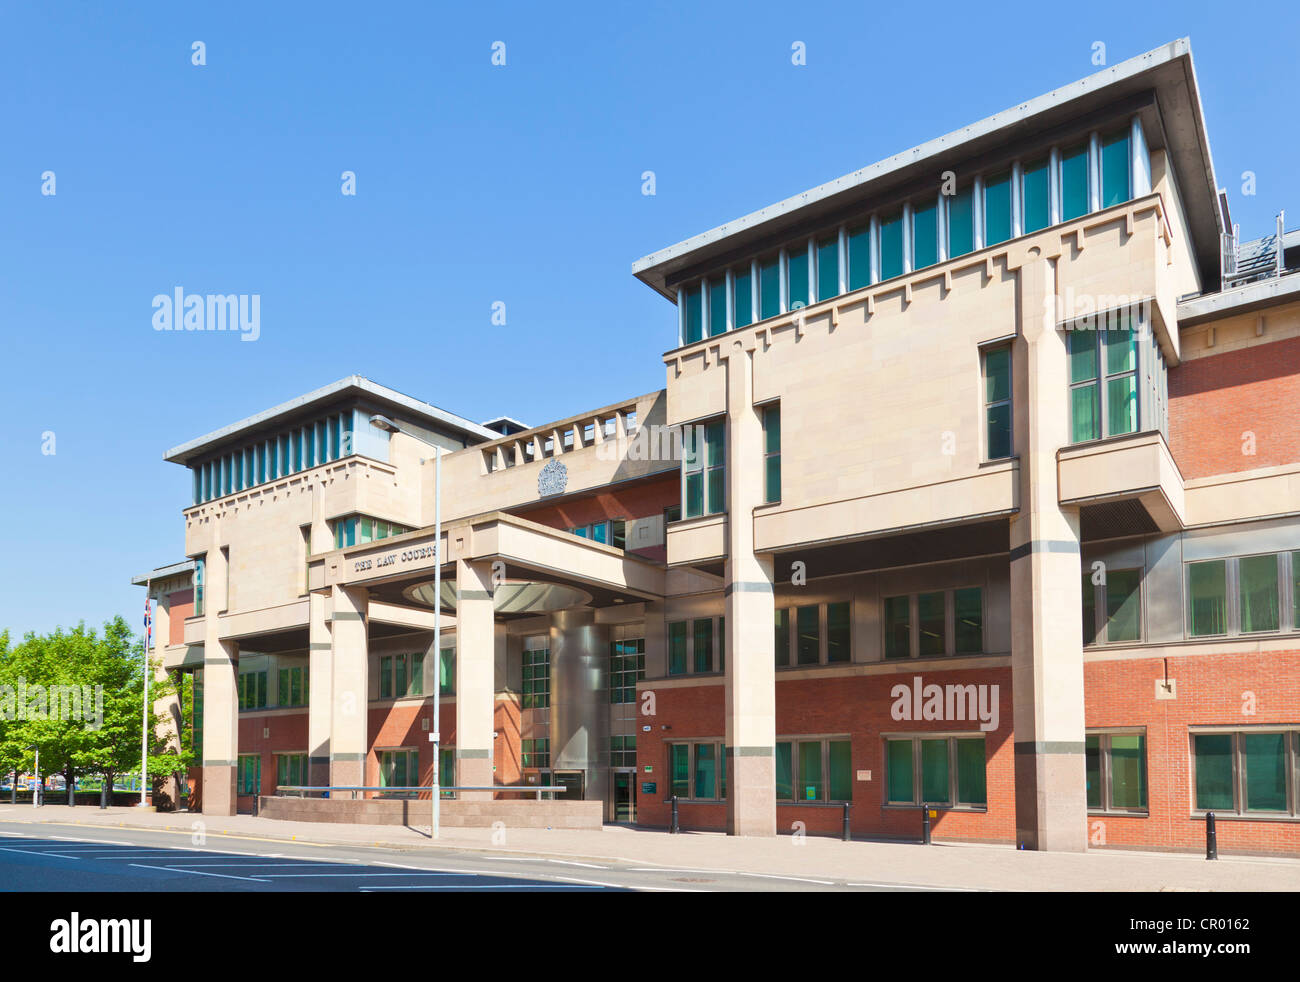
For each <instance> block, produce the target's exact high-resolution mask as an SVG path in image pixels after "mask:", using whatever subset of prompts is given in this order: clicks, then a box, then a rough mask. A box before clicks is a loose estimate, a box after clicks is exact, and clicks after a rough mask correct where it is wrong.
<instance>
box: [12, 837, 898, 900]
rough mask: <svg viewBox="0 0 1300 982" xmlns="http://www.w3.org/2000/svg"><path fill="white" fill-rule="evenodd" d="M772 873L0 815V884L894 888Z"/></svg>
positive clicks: (116, 888) (148, 888)
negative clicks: (198, 835) (98, 830)
mask: <svg viewBox="0 0 1300 982" xmlns="http://www.w3.org/2000/svg"><path fill="white" fill-rule="evenodd" d="M911 889H915V888H914V887H908V886H903V885H896V884H887V883H850V882H846V881H836V880H831V879H812V878H803V877H791V876H783V875H777V874H762V873H739V872H735V871H727V870H707V869H683V868H673V867H659V866H637V865H633V864H618V863H608V862H605V863H595V862H578V861H576V860H560V859H546V858H542V857H537V858H531V857H506V856H497V855H490V854H483V853H475V852H468V851H465V852H459V851H448V852H442V851H439V852H437V853H436V854H430V853H427V852H417V851H413V850H402V849H384V848H379V847H371V846H344V845H314V844H309V843H299V842H285V841H280V840H269V839H253V838H247V839H241V838H237V837H235V836H224V835H223V836H212V837H210V838H209V840H207V841H205V842H200V843H193V842H191V837H190V835H189V833H183V834H181V833H176V832H166V831H161V830H138V829H111V830H105V832H104V834H102V835H98V836H97V835H94V834H91V833H90V832H88V831H87V830H85V829H84V828H83V827H79V826H72V825H69V826H60V825H55V824H45V825H42V826H40V827H39V828H33V827H32V826H31V825H24V824H21V823H11V822H0V891H8V892H22V891H57V892H78V891H106V892H162V893H168V892H174V891H204V892H211V891H220V892H225V891H266V892H293V893H298V892H319V893H338V892H345V893H354V892H362V893H371V892H373V893H397V892H401V893H410V892H456V891H470V890H474V891H479V890H484V891H520V890H522V891H547V892H553V891H626V890H638V891H645V890H653V891H663V890H669V891H713V890H727V891H733V890H734V891H763V890H780V891H790V890H795V891H799V890H815V891H850V892H871V891H895V890H911Z"/></svg>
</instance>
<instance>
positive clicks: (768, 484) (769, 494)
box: [763, 403, 781, 504]
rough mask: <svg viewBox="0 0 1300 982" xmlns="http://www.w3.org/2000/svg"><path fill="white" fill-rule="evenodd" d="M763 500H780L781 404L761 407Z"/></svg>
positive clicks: (768, 501)
mask: <svg viewBox="0 0 1300 982" xmlns="http://www.w3.org/2000/svg"><path fill="white" fill-rule="evenodd" d="M763 500H764V501H765V502H766V503H768V504H772V503H773V502H777V501H780V500H781V404H780V403H776V404H775V405H771V406H767V407H765V408H764V409H763Z"/></svg>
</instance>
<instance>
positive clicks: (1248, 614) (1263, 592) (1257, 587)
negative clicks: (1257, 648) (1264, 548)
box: [1237, 555, 1282, 634]
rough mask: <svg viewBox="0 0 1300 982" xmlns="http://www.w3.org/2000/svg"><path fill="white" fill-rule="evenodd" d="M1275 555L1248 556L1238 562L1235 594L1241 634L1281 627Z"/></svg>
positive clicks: (1274, 629) (1273, 629)
mask: <svg viewBox="0 0 1300 982" xmlns="http://www.w3.org/2000/svg"><path fill="white" fill-rule="evenodd" d="M1277 560H1278V557H1277V556H1276V555H1272V556H1247V557H1245V558H1243V559H1240V560H1238V561H1237V596H1238V603H1239V604H1240V610H1241V631H1242V633H1243V634H1248V633H1255V632H1257V631H1276V630H1278V628H1279V627H1281V617H1282V611H1281V607H1280V605H1279V603H1278V562H1277Z"/></svg>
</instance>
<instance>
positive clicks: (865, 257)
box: [849, 225, 871, 290]
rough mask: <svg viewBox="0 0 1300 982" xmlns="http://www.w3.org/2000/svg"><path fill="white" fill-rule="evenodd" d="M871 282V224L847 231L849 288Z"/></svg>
mask: <svg viewBox="0 0 1300 982" xmlns="http://www.w3.org/2000/svg"><path fill="white" fill-rule="evenodd" d="M870 284H871V226H870V225H863V226H862V227H860V228H855V229H851V230H850V231H849V289H850V290H860V289H861V288H862V287H864V286H869V285H870Z"/></svg>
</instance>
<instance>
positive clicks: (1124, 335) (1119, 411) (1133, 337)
mask: <svg viewBox="0 0 1300 982" xmlns="http://www.w3.org/2000/svg"><path fill="white" fill-rule="evenodd" d="M1102 333H1103V335H1104V337H1105V341H1106V344H1105V348H1106V435H1107V436H1117V435H1119V434H1121V433H1136V432H1137V428H1138V425H1137V424H1138V414H1137V408H1138V406H1137V334H1136V332H1134V330H1133V328H1132V324H1131V322H1130V320H1129V318H1128V316H1127V315H1121V317H1120V318H1119V319H1118V320H1117V321H1115V322H1114V323H1110V324H1108V329H1107V330H1106V331H1104V332H1102Z"/></svg>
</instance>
